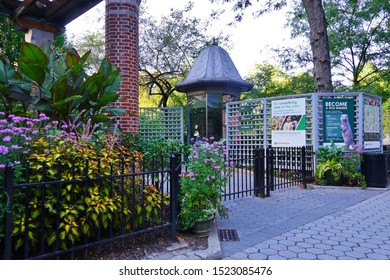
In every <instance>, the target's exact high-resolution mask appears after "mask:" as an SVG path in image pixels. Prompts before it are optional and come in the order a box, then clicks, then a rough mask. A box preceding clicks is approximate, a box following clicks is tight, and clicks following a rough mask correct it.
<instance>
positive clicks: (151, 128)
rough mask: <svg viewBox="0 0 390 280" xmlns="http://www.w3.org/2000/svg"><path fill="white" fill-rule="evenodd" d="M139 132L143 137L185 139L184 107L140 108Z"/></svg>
mask: <svg viewBox="0 0 390 280" xmlns="http://www.w3.org/2000/svg"><path fill="white" fill-rule="evenodd" d="M139 123H140V125H139V133H140V135H141V137H142V138H143V139H146V140H147V139H160V138H163V139H166V140H168V139H169V140H177V141H181V142H182V143H183V141H184V119H183V108H181V107H165V108H140V109H139Z"/></svg>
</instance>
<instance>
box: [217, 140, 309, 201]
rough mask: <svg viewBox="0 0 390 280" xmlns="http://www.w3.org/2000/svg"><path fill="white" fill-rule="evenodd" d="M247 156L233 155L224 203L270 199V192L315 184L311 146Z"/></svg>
mask: <svg viewBox="0 0 390 280" xmlns="http://www.w3.org/2000/svg"><path fill="white" fill-rule="evenodd" d="M248 152H249V154H250V156H242V155H240V154H239V153H237V154H235V153H234V151H233V152H232V153H231V154H230V156H231V157H230V159H229V160H232V161H233V162H234V168H233V172H232V175H231V177H230V179H229V181H228V184H227V186H226V189H225V192H224V194H223V199H224V200H231V199H237V198H240V197H246V196H258V197H263V198H264V197H269V196H270V192H271V191H275V190H280V189H285V188H289V187H294V186H299V187H302V188H306V185H307V183H308V182H311V181H313V180H314V152H313V147H312V146H307V147H305V146H304V147H285V148H284V147H283V148H272V147H268V148H266V149H264V148H263V147H261V148H255V149H253V150H249V149H248Z"/></svg>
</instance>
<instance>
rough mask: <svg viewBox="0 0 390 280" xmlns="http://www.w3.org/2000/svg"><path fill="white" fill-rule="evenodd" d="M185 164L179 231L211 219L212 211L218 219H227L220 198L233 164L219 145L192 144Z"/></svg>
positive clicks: (180, 197) (182, 178) (225, 210)
mask: <svg viewBox="0 0 390 280" xmlns="http://www.w3.org/2000/svg"><path fill="white" fill-rule="evenodd" d="M206 140H207V139H206ZM186 165H187V171H186V172H183V173H182V174H181V175H180V176H181V178H180V195H179V199H180V201H179V203H180V205H181V207H180V213H179V229H181V230H187V229H190V228H192V227H193V225H194V223H195V222H196V221H198V220H206V219H208V218H210V216H214V215H215V214H216V210H217V211H218V214H219V216H220V217H221V218H227V209H226V208H225V207H224V206H223V204H222V203H221V195H222V193H223V192H224V190H225V186H226V184H227V181H228V178H229V175H230V173H231V168H232V167H233V162H229V161H227V160H226V148H225V146H224V145H223V143H221V142H214V143H212V144H209V143H208V142H200V143H199V142H197V143H195V144H194V145H193V146H192V148H191V149H190V155H189V156H188V159H187V161H186Z"/></svg>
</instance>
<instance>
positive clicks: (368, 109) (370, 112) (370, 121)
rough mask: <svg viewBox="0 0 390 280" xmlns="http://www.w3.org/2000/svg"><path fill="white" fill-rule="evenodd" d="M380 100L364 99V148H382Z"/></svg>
mask: <svg viewBox="0 0 390 280" xmlns="http://www.w3.org/2000/svg"><path fill="white" fill-rule="evenodd" d="M379 110H380V104H379V100H374V99H365V100H364V149H377V148H380V145H381V142H380V136H381V134H380V119H379Z"/></svg>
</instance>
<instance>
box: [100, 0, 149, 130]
mask: <svg viewBox="0 0 390 280" xmlns="http://www.w3.org/2000/svg"><path fill="white" fill-rule="evenodd" d="M140 4H141V0H106V56H107V57H108V58H109V59H110V61H111V62H112V63H113V64H115V65H116V67H118V68H119V69H120V70H121V72H122V84H121V89H120V92H119V93H120V95H121V100H119V101H118V102H117V104H116V105H117V106H118V107H121V108H124V109H125V110H126V112H127V114H126V115H123V116H121V117H119V118H118V122H119V124H120V126H121V127H122V130H123V131H124V132H129V131H133V132H138V77H139V74H138V64H139V62H138V61H139V39H138V37H139V31H138V15H139V5H140Z"/></svg>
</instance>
